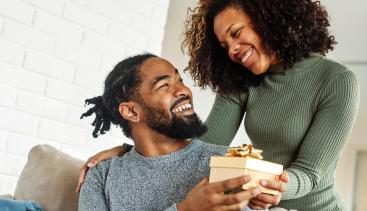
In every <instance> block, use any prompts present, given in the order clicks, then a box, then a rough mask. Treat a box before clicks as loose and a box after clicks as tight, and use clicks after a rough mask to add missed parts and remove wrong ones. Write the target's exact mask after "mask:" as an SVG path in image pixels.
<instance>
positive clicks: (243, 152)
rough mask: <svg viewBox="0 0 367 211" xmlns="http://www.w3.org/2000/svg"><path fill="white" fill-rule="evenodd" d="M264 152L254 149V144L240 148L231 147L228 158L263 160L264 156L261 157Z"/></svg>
mask: <svg viewBox="0 0 367 211" xmlns="http://www.w3.org/2000/svg"><path fill="white" fill-rule="evenodd" d="M262 152H263V151H262V150H260V149H256V148H254V147H253V146H252V144H243V145H242V146H239V147H229V148H228V152H227V154H226V156H229V157H252V158H256V159H263V156H261V153H262Z"/></svg>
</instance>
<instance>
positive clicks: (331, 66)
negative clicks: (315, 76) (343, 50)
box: [319, 57, 353, 75]
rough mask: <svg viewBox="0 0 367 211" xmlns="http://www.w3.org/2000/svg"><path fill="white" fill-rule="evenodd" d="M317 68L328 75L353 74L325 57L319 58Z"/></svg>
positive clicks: (343, 66)
mask: <svg viewBox="0 0 367 211" xmlns="http://www.w3.org/2000/svg"><path fill="white" fill-rule="evenodd" d="M319 67H320V68H321V69H322V70H323V72H324V73H327V74H330V75H336V74H341V73H344V72H351V73H353V72H352V71H351V70H350V69H349V68H348V67H347V66H346V65H344V64H342V63H340V62H337V61H335V60H333V59H330V58H327V57H321V59H320V62H319Z"/></svg>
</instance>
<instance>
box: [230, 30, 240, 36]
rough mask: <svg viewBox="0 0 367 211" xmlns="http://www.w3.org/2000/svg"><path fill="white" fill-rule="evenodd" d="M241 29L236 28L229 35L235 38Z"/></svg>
mask: <svg viewBox="0 0 367 211" xmlns="http://www.w3.org/2000/svg"><path fill="white" fill-rule="evenodd" d="M240 31H241V29H237V30H235V31H233V32H232V33H231V36H232V37H234V38H237V37H238V36H239V35H240Z"/></svg>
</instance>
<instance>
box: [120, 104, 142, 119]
mask: <svg viewBox="0 0 367 211" xmlns="http://www.w3.org/2000/svg"><path fill="white" fill-rule="evenodd" d="M135 106H136V104H134V103H133V102H122V103H120V105H119V113H120V115H121V116H122V118H124V119H126V120H128V121H130V122H133V123H139V121H140V115H139V112H137V109H136V108H135Z"/></svg>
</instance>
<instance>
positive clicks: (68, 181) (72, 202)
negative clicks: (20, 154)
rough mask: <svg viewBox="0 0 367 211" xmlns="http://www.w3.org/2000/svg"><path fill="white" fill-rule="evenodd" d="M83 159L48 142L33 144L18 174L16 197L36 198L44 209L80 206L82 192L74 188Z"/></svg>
mask: <svg viewBox="0 0 367 211" xmlns="http://www.w3.org/2000/svg"><path fill="white" fill-rule="evenodd" d="M83 163H84V162H83V161H81V160H79V159H76V158H73V157H71V156H69V155H67V154H65V153H63V152H61V151H59V150H57V149H55V148H53V147H51V146H49V145H37V146H35V147H33V148H32V149H31V151H30V152H29V154H28V161H27V163H26V165H25V167H24V169H23V171H22V173H21V175H20V177H19V181H18V183H17V187H16V189H15V193H14V199H16V200H34V201H36V202H38V203H39V204H40V205H41V206H42V208H43V209H44V210H45V211H73V210H75V211H76V210H78V201H79V194H77V193H76V192H75V189H76V186H77V183H78V177H79V169H80V168H81V166H82V165H83Z"/></svg>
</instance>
